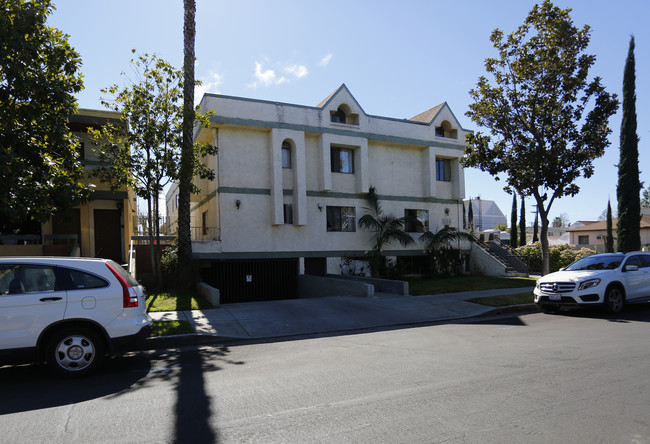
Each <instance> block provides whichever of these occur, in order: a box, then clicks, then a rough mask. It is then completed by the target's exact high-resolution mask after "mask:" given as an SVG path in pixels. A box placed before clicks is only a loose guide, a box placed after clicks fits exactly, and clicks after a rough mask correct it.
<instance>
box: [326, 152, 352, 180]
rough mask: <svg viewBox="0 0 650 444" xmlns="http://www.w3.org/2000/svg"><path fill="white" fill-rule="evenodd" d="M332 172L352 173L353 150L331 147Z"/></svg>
mask: <svg viewBox="0 0 650 444" xmlns="http://www.w3.org/2000/svg"><path fill="white" fill-rule="evenodd" d="M331 156H332V172H333V173H348V174H354V150H353V149H351V148H338V147H332V150H331Z"/></svg>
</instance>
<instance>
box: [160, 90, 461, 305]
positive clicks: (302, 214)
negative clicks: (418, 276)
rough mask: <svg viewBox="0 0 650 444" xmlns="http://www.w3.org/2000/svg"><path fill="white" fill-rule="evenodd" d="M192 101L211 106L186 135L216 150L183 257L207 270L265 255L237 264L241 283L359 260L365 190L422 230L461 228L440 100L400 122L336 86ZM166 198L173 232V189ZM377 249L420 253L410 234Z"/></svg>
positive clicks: (454, 165) (367, 238)
mask: <svg viewBox="0 0 650 444" xmlns="http://www.w3.org/2000/svg"><path fill="white" fill-rule="evenodd" d="M200 107H201V109H202V111H203V112H208V111H212V112H213V113H214V114H213V115H212V117H211V122H212V124H211V127H210V128H204V129H201V130H200V131H199V132H198V134H196V135H195V140H197V141H199V142H204V143H212V144H215V145H216V146H218V148H219V153H218V155H217V156H213V157H211V158H208V159H206V162H207V165H208V166H209V167H211V168H213V169H214V170H215V171H216V180H215V181H213V182H210V181H199V182H197V185H199V187H200V188H201V193H200V194H199V195H196V196H193V198H192V199H193V200H192V208H191V217H192V238H193V240H194V243H193V254H194V257H195V258H198V259H204V260H210V261H212V263H213V267H215V266H216V265H214V264H215V263H219V264H220V265H218V266H217V267H227V266H229V265H228V264H226V262H230V265H232V264H233V263H235V262H236V263H237V264H239V265H241V267H242V269H246V270H253V269H252V268H247V267H250V266H251V262H252V261H259V260H265V261H266V262H265V264H266V265H264V266H261V265H260V267H259V268H258V269H256V270H257V271H246V272H245V280H246V283H247V284H251V285H248V286H249V287H254V283H255V282H258V281H259V279H257V278H256V277H255V276H254V275H255V274H256V273H257V274H258V275H259V274H265V273H266V272H267V271H268V270H269V269H271V268H272V267H275V266H279V265H278V263H279V262H283V263H284V264H285V265H286V267H287V270H288V271H286V276H291V274H292V273H294V274H297V273H301V272H304V270H305V269H306V270H307V272H314V273H319V272H320V273H323V272H326V271H327V272H336V273H340V265H341V263H342V261H343V260H344V259H345V258H357V257H362V256H364V254H365V253H367V252H368V251H369V250H370V249H371V248H372V245H373V242H372V240H371V237H372V235H371V233H369V232H368V231H366V230H362V229H360V228H359V227H358V220H359V218H360V217H361V216H362V215H363V214H364V205H365V201H364V197H365V195H366V193H367V192H368V189H369V187H370V186H374V187H376V189H377V193H378V194H379V196H380V198H381V200H382V204H383V208H384V211H385V212H386V213H390V214H393V215H395V216H398V217H400V216H404V215H411V216H415V217H417V218H418V219H419V220H420V221H421V222H422V223H423V224H424V225H425V227H426V228H427V229H429V230H431V231H437V230H439V229H441V228H443V227H445V226H452V227H455V228H459V229H462V225H463V224H462V206H461V205H462V203H463V200H462V199H463V197H464V194H465V181H464V173H463V168H462V166H461V164H460V158H461V156H462V155H463V150H464V145H465V135H466V134H467V132H468V131H467V130H464V129H463V128H461V127H460V125H459V123H458V121H457V120H456V118H455V116H454V114H453V113H452V111H451V109H450V108H449V106H448V105H447V104H446V103H443V104H441V105H438V106H437V107H435V108H432V109H430V110H428V111H426V112H424V113H422V114H419V115H417V116H415V117H413V118H411V119H394V118H387V117H378V116H371V115H368V114H366V113H365V111H364V110H363V109H362V108H361V106H360V105H359V103H357V101H356V100H355V98H354V97H353V96H352V94H351V93H350V91H349V90H348V88H347V87H346V86H345V85H342V86H341V87H340V88H338V89H337V90H336V91H335V92H334V93H332V94H331V95H330V96H329V97H328V98H327V99H325V100H324V101H323V102H322V103H320V104H319V105H317V106H315V107H312V106H302V105H293V104H287V103H277V102H268V101H263V100H255V99H247V98H241V97H229V96H223V95H215V94H206V95H205V96H204V97H203V99H202V100H201V104H200ZM166 204H167V205H166V207H167V216H168V221H169V226H170V229H171V232H176V229H177V208H178V187H177V186H176V185H173V186H172V188H171V189H170V191H169V192H168V194H167V202H166ZM414 237H415V238H417V237H419V234H417V233H414ZM389 249H390V251H388V254H389V255H393V256H415V255H420V256H421V255H422V254H423V252H422V244H420V243H419V242H418V243H416V244H415V245H414V246H412V247H411V248H407V249H404V248H402V247H400V246H399V245H391V246H390V247H389ZM285 265H283V266H285ZM219 270H221V271H222V273H221V275H224V274H226V271H225V270H226V268H219ZM291 270H294V271H291ZM277 273H279V272H276V273H275V274H277ZM269 274H273V273H269ZM242 279H243V278H242ZM224 285H226V284H224V283H223V282H221V283H219V288H221V289H222V293H223V288H224ZM269 285H271V284H269ZM267 288H268V287H267Z"/></svg>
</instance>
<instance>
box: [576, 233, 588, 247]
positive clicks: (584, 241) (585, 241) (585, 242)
mask: <svg viewBox="0 0 650 444" xmlns="http://www.w3.org/2000/svg"><path fill="white" fill-rule="evenodd" d="M578 245H589V235H588V234H587V235H584V236H578Z"/></svg>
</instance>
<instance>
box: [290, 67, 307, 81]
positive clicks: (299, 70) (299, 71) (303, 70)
mask: <svg viewBox="0 0 650 444" xmlns="http://www.w3.org/2000/svg"><path fill="white" fill-rule="evenodd" d="M284 71H285V72H286V73H288V74H291V75H292V76H294V77H295V78H297V79H302V78H303V77H307V74H309V70H308V69H307V67H306V66H305V65H293V66H287V67H286V68H284Z"/></svg>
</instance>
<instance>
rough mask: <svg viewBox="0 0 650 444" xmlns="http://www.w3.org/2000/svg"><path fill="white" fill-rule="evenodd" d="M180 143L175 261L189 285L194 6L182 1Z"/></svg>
mask: <svg viewBox="0 0 650 444" xmlns="http://www.w3.org/2000/svg"><path fill="white" fill-rule="evenodd" d="M183 12H184V20H183V76H184V78H185V83H184V88H183V141H182V145H181V159H180V165H181V166H180V177H179V181H178V259H179V264H180V267H179V274H180V282H186V283H188V284H189V283H191V282H192V268H191V263H192V233H191V226H190V222H191V221H190V214H191V210H190V196H191V190H192V178H193V168H192V159H193V158H194V154H195V151H194V146H193V144H192V140H193V136H194V134H193V130H194V120H195V115H194V85H195V81H194V63H195V61H196V58H195V55H194V46H195V40H196V19H195V16H196V2H195V0H183Z"/></svg>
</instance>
